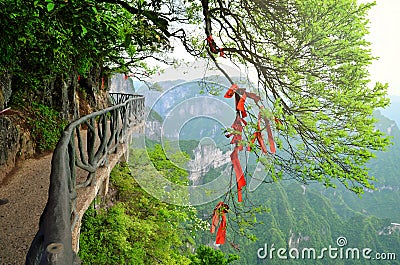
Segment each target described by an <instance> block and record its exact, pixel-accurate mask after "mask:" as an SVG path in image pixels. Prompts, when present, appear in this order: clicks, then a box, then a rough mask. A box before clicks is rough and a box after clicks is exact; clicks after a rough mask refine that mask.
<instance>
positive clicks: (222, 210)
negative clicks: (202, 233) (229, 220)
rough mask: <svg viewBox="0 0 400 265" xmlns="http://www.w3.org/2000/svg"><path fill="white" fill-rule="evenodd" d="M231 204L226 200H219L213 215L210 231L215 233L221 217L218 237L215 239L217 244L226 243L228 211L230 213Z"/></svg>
mask: <svg viewBox="0 0 400 265" xmlns="http://www.w3.org/2000/svg"><path fill="white" fill-rule="evenodd" d="M228 210H229V206H228V205H227V204H225V203H224V202H219V203H218V204H217V206H215V208H214V211H213V217H212V220H211V228H210V232H211V233H212V234H213V233H214V232H215V229H216V227H217V226H218V223H219V219H220V217H221V223H220V225H219V228H218V232H217V237H216V240H215V243H216V244H221V245H222V244H224V243H225V239H226V215H225V214H226V213H228Z"/></svg>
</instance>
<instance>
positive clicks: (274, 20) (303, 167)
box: [1, 0, 389, 194]
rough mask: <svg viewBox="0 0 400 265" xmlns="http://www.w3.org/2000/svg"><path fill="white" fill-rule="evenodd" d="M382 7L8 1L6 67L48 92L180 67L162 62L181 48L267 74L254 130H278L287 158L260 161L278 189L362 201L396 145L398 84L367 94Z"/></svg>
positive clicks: (298, 0) (286, 0)
mask: <svg viewBox="0 0 400 265" xmlns="http://www.w3.org/2000/svg"><path fill="white" fill-rule="evenodd" d="M372 5H373V4H362V5H358V4H357V2H356V0H339V1H334V0H325V1H316V0H277V1H259V0H257V1H239V0H234V1H222V0H201V1H200V0H198V1H187V0H182V1H180V0H176V1H163V0H152V1H144V0H137V1H123V0H102V1H92V0H77V1H51V0H48V1H34V2H33V3H26V2H25V1H22V0H19V1H16V2H15V1H5V2H4V1H3V3H2V10H4V11H2V12H3V13H2V21H4V22H5V23H7V25H9V27H7V28H5V29H3V31H4V32H3V33H6V34H2V36H1V40H2V42H4V43H5V45H2V46H1V49H2V50H1V52H2V57H1V58H2V61H1V65H2V67H3V68H2V70H3V71H4V69H5V66H9V65H11V66H12V68H11V69H12V71H13V74H14V76H15V77H19V78H20V80H25V79H24V78H23V76H25V75H27V74H28V76H29V80H28V81H29V82H28V81H26V80H25V81H21V82H22V83H23V84H25V86H26V85H28V84H29V85H32V84H34V85H36V84H37V86H39V87H40V86H41V84H42V83H41V82H42V81H44V80H47V79H48V78H51V77H54V76H56V75H64V74H63V73H65V72H70V71H76V72H77V73H81V74H84V73H85V72H88V71H90V69H93V68H96V67H106V68H104V69H108V70H105V72H107V71H108V72H118V71H120V72H128V71H133V68H135V69H137V67H138V66H144V64H143V63H142V60H143V59H144V58H150V57H153V58H156V59H159V60H162V61H165V62H170V61H168V59H164V57H162V52H165V51H168V50H169V49H170V48H171V47H170V40H171V38H177V39H179V40H181V41H182V43H183V44H184V46H185V47H186V49H187V51H188V52H190V53H191V54H193V55H195V56H198V57H199V56H203V57H207V58H209V59H211V60H213V61H214V62H215V63H216V64H217V66H219V65H218V60H217V58H216V57H217V56H218V55H223V56H225V57H226V58H228V59H229V60H231V61H232V62H234V63H237V64H241V65H244V66H246V67H248V68H249V69H251V71H255V72H256V73H257V76H258V83H257V86H256V88H255V92H257V94H258V95H259V96H260V97H261V99H262V100H260V101H258V102H257V103H258V104H257V105H255V106H254V107H255V108H254V107H253V109H255V110H256V111H255V112H254V113H252V114H251V115H250V117H249V118H250V119H249V121H250V122H249V125H248V127H247V128H248V130H249V138H250V135H252V132H253V131H255V130H257V129H258V128H257V125H256V124H257V114H258V110H257V108H258V109H259V108H261V107H262V109H261V110H260V112H261V116H262V118H264V119H266V118H267V119H268V120H271V121H272V122H271V126H272V127H273V128H272V130H273V131H274V132H275V134H276V137H275V141H276V144H277V146H278V151H277V153H276V154H275V155H273V156H272V155H271V154H266V155H265V154H262V153H261V152H258V154H259V159H260V161H261V162H264V163H265V164H266V166H267V167H268V168H270V167H272V170H271V171H270V175H269V177H270V179H269V180H267V181H275V180H278V179H281V178H282V177H283V176H290V177H291V178H295V179H297V180H299V181H301V182H309V181H317V182H321V183H322V184H323V185H325V186H327V187H331V186H335V185H336V183H337V182H339V183H342V184H343V185H345V186H346V187H347V188H348V189H349V190H351V191H353V192H355V193H357V194H360V193H362V192H363V189H364V188H373V184H372V181H373V180H374V178H373V177H372V176H369V175H368V169H367V168H366V166H365V163H366V162H367V161H368V160H369V159H370V158H372V157H373V156H374V155H373V151H374V150H382V149H384V148H385V146H387V145H388V144H389V140H388V138H386V137H384V135H383V134H382V133H381V132H380V131H378V130H375V129H374V122H375V120H374V119H373V118H372V112H373V110H375V109H376V108H379V107H384V106H386V105H387V104H388V100H387V98H386V87H387V85H383V84H380V83H377V84H376V85H375V86H374V87H372V88H371V87H369V86H368V82H369V79H368V75H369V73H368V70H367V66H368V65H369V64H370V63H371V61H372V60H373V59H374V58H373V56H372V55H371V53H370V49H369V48H368V46H369V43H368V42H367V41H366V40H365V35H366V34H367V33H368V27H367V19H366V14H367V11H368V10H369V9H370V7H371V6H372ZM3 7H4V8H3ZM188 24H197V25H204V29H205V30H204V33H200V34H199V33H197V32H196V31H193V32H192V31H190V30H188V29H187V25H188ZM14 32H15V33H14ZM17 34H18V35H17ZM205 39H207V41H206V40H205ZM205 44H207V45H205ZM221 70H223V69H221ZM46 78H47V79H46ZM99 78H100V75H99V76H98V78H97V79H98V80H97V82H98V84H99ZM227 78H228V79H230V78H229V76H227ZM31 81H32V82H31ZM232 83H233V82H232ZM22 87H23V86H22ZM238 92H239V94H237V96H236V97H241V96H242V95H241V93H243V92H240V90H239V91H238ZM253 92H254V91H253ZM246 104H247V105H246V106H250V103H248V102H247V103H246ZM274 120H275V121H276V122H273V121H274ZM245 131H246V130H245ZM256 152H257V151H256ZM266 157H268V159H266Z"/></svg>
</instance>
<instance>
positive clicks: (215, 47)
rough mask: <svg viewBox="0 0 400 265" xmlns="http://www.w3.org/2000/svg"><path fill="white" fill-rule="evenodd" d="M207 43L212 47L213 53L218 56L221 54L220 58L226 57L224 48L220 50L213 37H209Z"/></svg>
mask: <svg viewBox="0 0 400 265" xmlns="http://www.w3.org/2000/svg"><path fill="white" fill-rule="evenodd" d="M206 40H207V42H208V46H209V47H210V51H211V52H212V53H215V54H217V53H218V52H219V56H221V57H225V53H224V50H223V49H222V48H218V46H217V44H216V43H215V41H214V39H213V37H212V35H210V36H208V37H207V38H206Z"/></svg>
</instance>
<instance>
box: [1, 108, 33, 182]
mask: <svg viewBox="0 0 400 265" xmlns="http://www.w3.org/2000/svg"><path fill="white" fill-rule="evenodd" d="M0 150H1V152H0V184H1V183H3V181H4V180H5V178H6V175H7V174H8V173H10V171H11V170H12V169H13V168H14V166H15V163H16V160H17V158H22V159H24V158H28V157H31V156H33V154H34V146H33V143H32V142H31V140H30V135H29V132H26V131H23V130H22V128H21V127H20V126H19V125H17V124H16V123H15V117H13V116H5V115H1V116H0Z"/></svg>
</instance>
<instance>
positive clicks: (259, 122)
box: [247, 114, 267, 154]
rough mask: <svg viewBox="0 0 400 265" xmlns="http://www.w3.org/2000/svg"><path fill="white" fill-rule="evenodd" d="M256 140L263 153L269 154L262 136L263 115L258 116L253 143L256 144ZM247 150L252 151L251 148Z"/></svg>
mask: <svg viewBox="0 0 400 265" xmlns="http://www.w3.org/2000/svg"><path fill="white" fill-rule="evenodd" d="M256 139H257V141H258V144H259V145H260V147H261V151H262V152H263V153H264V154H266V153H267V147H266V146H265V143H264V139H263V136H262V133H261V115H260V114H258V122H257V131H256V132H255V133H254V134H253V137H252V139H251V143H252V144H254V142H255V141H256ZM247 150H248V151H250V150H251V146H249V147H248V148H247Z"/></svg>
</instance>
